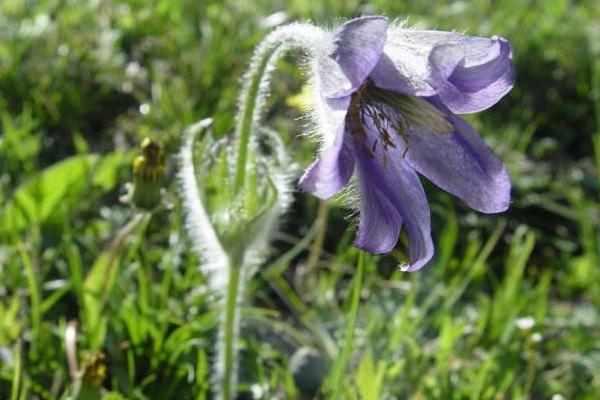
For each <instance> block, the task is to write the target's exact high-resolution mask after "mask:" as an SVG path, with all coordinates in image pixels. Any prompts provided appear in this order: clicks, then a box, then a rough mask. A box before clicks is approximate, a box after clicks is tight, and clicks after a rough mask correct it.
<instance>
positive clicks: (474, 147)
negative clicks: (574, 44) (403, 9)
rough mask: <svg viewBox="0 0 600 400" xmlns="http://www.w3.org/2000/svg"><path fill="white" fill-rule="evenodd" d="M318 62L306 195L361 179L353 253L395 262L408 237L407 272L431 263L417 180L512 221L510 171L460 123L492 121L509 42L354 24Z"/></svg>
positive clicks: (371, 22)
mask: <svg viewBox="0 0 600 400" xmlns="http://www.w3.org/2000/svg"><path fill="white" fill-rule="evenodd" d="M318 53H319V54H320V55H319V56H317V57H315V59H314V60H313V65H312V69H313V82H312V86H313V103H314V115H315V119H316V125H317V128H318V130H319V133H320V134H321V136H322V144H321V149H320V151H319V155H318V157H317V159H316V160H315V161H314V162H313V164H312V165H311V166H310V167H309V168H308V169H307V170H306V172H305V173H304V175H303V176H302V178H301V179H300V186H301V187H302V188H304V189H305V190H307V191H309V192H310V193H312V194H314V195H315V196H317V197H319V198H322V199H326V198H329V197H331V196H333V195H334V194H336V193H337V192H339V191H340V190H342V189H343V188H344V187H345V186H346V185H347V184H348V182H349V180H350V178H351V177H352V175H353V174H354V173H355V172H356V175H357V182H358V187H359V189H360V194H361V204H360V219H359V225H358V234H357V237H356V240H355V242H354V244H355V246H357V247H359V248H361V249H364V250H366V251H369V252H371V253H374V254H381V253H387V252H389V251H391V250H392V249H393V248H394V246H395V245H396V242H397V240H398V236H399V233H400V229H401V226H402V225H403V226H404V227H405V229H406V232H407V234H408V239H409V258H410V264H409V265H408V266H407V269H408V270H409V271H414V270H417V269H420V268H421V267H423V266H424V265H425V264H426V263H427V262H428V261H429V260H430V259H431V258H432V256H433V252H434V248H433V242H432V239H431V223H430V211H429V205H428V204H427V198H426V196H425V192H424V190H423V187H422V185H421V182H420V181H419V177H418V175H417V172H418V173H420V174H422V175H424V176H425V177H426V178H427V179H429V180H430V181H432V182H433V183H435V184H436V185H437V186H439V187H440V188H442V189H444V190H446V191H447V192H449V193H452V194H453V195H455V196H457V197H458V198H460V199H461V200H463V201H464V202H465V203H466V204H467V205H468V206H469V207H471V208H473V209H475V210H477V211H480V212H484V213H496V212H501V211H505V210H506V209H507V208H508V205H509V202H510V180H509V177H508V174H507V172H506V168H505V166H504V164H503V163H502V161H501V160H500V159H499V158H498V157H496V156H495V155H494V154H493V153H492V151H491V150H490V148H489V147H488V146H487V145H486V144H485V143H484V142H483V140H482V139H481V138H480V137H479V135H478V134H477V133H476V132H475V131H474V130H473V128H471V126H470V125H469V124H467V123H466V122H465V121H463V120H462V119H460V118H458V117H457V116H456V115H455V114H466V113H473V112H478V111H481V110H485V109H486V108H488V107H490V106H492V105H494V104H495V103H496V102H497V101H498V100H499V99H500V98H501V97H502V96H504V95H505V94H506V93H508V91H510V89H511V88H512V85H513V81H514V72H513V68H512V53H511V49H510V45H509V44H508V42H507V41H506V40H505V39H503V38H499V37H492V38H482V37H470V36H466V35H462V34H459V33H455V32H442V31H421V30H412V29H406V28H404V27H403V26H396V25H390V24H389V23H388V20H387V19H386V18H385V17H381V16H369V17H361V18H356V19H353V20H350V21H348V22H346V23H344V24H343V25H341V26H340V27H339V28H338V29H337V30H336V31H335V32H333V33H331V35H330V37H329V40H328V41H326V42H325V43H324V44H323V49H321V51H319V52H318Z"/></svg>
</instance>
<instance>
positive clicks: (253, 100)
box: [234, 23, 324, 193]
mask: <svg viewBox="0 0 600 400" xmlns="http://www.w3.org/2000/svg"><path fill="white" fill-rule="evenodd" d="M323 34H324V32H323V31H322V30H321V29H320V28H317V27H315V26H313V25H310V24H300V23H296V24H290V25H286V26H283V27H280V28H278V29H276V30H274V31H273V32H271V33H270V34H269V35H267V37H266V38H265V39H264V40H263V41H262V42H261V43H260V44H259V45H258V47H257V48H256V50H255V51H254V55H253V56H252V61H251V62H250V66H249V68H248V72H247V73H246V75H245V77H244V80H243V81H244V87H243V90H242V94H241V97H240V102H239V109H238V114H237V125H236V137H237V139H238V153H237V164H236V170H235V178H234V189H235V192H236V193H237V192H239V191H240V190H241V189H242V188H243V187H244V182H245V179H246V161H247V159H248V144H249V142H250V136H251V134H252V132H253V131H254V130H255V127H256V125H257V124H258V123H259V122H260V119H261V116H262V113H263V108H264V104H265V99H266V97H267V96H268V92H269V83H270V80H271V74H272V72H273V70H274V69H275V64H276V63H277V61H278V60H279V59H280V58H281V57H282V56H283V55H284V54H285V53H286V52H287V51H289V50H291V49H302V50H304V51H306V52H307V53H312V52H314V49H315V48H316V46H317V45H318V43H319V41H320V40H321V39H322V37H323Z"/></svg>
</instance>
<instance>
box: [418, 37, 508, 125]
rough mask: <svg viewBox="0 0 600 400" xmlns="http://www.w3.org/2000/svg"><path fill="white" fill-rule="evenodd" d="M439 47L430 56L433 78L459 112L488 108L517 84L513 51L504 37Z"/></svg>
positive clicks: (444, 99) (448, 102)
mask: <svg viewBox="0 0 600 400" xmlns="http://www.w3.org/2000/svg"><path fill="white" fill-rule="evenodd" d="M470 41H471V42H470V46H467V44H468V43H469V41H468V40H465V41H462V42H460V43H449V44H442V45H439V46H436V47H435V48H434V49H433V50H432V51H431V53H430V55H429V61H430V64H429V78H428V79H429V81H430V82H431V84H432V86H434V87H436V88H437V94H438V96H439V97H440V99H441V100H442V101H443V102H444V104H445V105H446V106H447V107H448V108H449V109H450V110H451V111H452V112H453V113H457V114H467V113H473V112H478V111H482V110H485V109H487V108H489V107H491V106H493V105H494V104H496V103H497V102H498V100H500V99H501V98H502V97H503V96H504V95H505V94H506V93H508V92H509V91H510V90H511V89H512V87H513V84H514V70H513V68H512V52H511V49H510V45H509V44H508V42H507V41H506V40H505V39H503V38H496V37H495V38H492V39H490V40H489V41H485V40H483V41H482V39H481V38H473V39H470Z"/></svg>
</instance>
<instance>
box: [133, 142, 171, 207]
mask: <svg viewBox="0 0 600 400" xmlns="http://www.w3.org/2000/svg"><path fill="white" fill-rule="evenodd" d="M140 147H141V152H140V154H139V155H138V156H137V157H136V158H135V159H134V160H133V194H132V202H133V204H135V205H136V206H138V207H140V208H145V209H152V208H154V207H156V206H157V205H158V204H159V202H160V191H161V188H162V182H163V179H164V176H165V155H164V152H163V148H162V145H161V144H160V143H159V142H157V141H155V140H152V139H150V138H145V139H144V140H143V141H142V144H141V146H140Z"/></svg>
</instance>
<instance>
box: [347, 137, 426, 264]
mask: <svg viewBox="0 0 600 400" xmlns="http://www.w3.org/2000/svg"><path fill="white" fill-rule="evenodd" d="M369 136H372V137H371V138H369V139H373V138H375V137H376V136H375V134H373V133H372V130H371V132H370V135H369ZM355 142H356V145H355V146H356V148H355V154H356V158H357V162H358V171H359V181H360V185H361V191H362V192H363V199H362V205H361V210H362V212H361V220H360V224H359V232H358V238H357V241H356V242H355V245H356V246H357V247H360V248H362V249H365V250H367V251H370V252H373V253H376V254H379V253H386V252H389V251H391V250H392V249H393V247H394V245H395V243H396V241H397V239H398V235H397V234H398V231H399V229H400V222H403V223H404V226H405V227H406V230H407V233H408V244H409V258H410V265H409V267H408V269H407V270H408V271H416V270H418V269H420V268H422V267H423V266H425V264H427V262H428V261H429V260H430V259H431V257H433V241H432V239H431V220H430V213H429V205H428V204H427V197H426V196H425V192H424V190H423V186H422V185H421V182H420V181H419V177H418V176H417V174H416V173H415V171H414V170H413V168H412V167H411V166H410V165H409V164H408V163H407V162H406V160H405V159H404V158H403V156H402V153H403V145H402V143H401V142H402V141H401V140H397V141H396V147H389V148H387V149H386V150H384V148H383V146H379V147H378V148H377V149H375V150H374V151H373V148H370V150H371V151H366V148H365V147H364V142H363V143H361V142H360V139H358V140H356V141H355ZM367 143H370V141H368V142H367ZM382 199H385V200H386V201H383V200H382ZM390 206H393V209H395V211H396V213H397V215H398V216H399V220H398V218H397V217H396V213H394V212H392V211H391V207H390ZM363 213H364V214H363ZM396 225H397V228H396ZM392 239H393V240H392Z"/></svg>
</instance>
